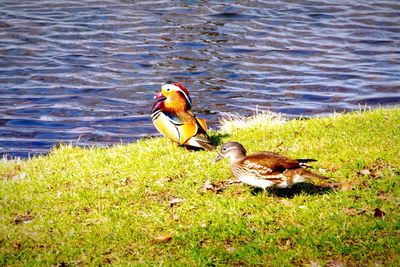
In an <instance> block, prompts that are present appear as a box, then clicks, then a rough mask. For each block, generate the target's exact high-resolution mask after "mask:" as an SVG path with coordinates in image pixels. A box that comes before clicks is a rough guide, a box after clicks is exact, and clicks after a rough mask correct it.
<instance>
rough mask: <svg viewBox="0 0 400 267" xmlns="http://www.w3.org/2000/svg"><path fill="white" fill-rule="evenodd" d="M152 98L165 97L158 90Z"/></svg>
mask: <svg viewBox="0 0 400 267" xmlns="http://www.w3.org/2000/svg"><path fill="white" fill-rule="evenodd" d="M153 98H154V99H159V98H165V96H164V95H163V94H162V93H161V92H158V93H157V94H155V95H154V97H153Z"/></svg>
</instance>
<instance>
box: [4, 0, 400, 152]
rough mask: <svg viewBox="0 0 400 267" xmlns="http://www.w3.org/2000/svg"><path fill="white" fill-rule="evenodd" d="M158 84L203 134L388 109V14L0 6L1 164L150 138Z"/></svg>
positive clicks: (392, 93) (377, 4) (243, 4)
mask: <svg viewBox="0 0 400 267" xmlns="http://www.w3.org/2000/svg"><path fill="white" fill-rule="evenodd" d="M167 80H177V81H181V82H182V83H183V84H185V85H186V86H187V88H188V89H189V91H190V92H191V96H192V99H193V110H194V112H195V113H196V114H198V115H200V116H202V117H205V118H206V119H207V120H208V121H209V123H210V124H211V126H212V127H214V128H217V127H218V120H219V118H220V117H221V115H222V114H223V113H224V112H233V113H239V114H242V115H250V114H252V113H253V110H254V109H255V107H256V106H258V109H259V110H270V111H274V112H281V113H283V114H285V115H287V116H290V117H295V116H299V115H303V117H304V116H305V117H309V116H315V115H325V114H328V113H331V112H333V111H344V110H354V109H359V105H362V106H364V105H368V106H371V107H375V106H378V105H381V106H387V105H394V104H399V103H400V2H399V1H328V0H326V1H307V2H304V3H302V2H300V1H299V3H291V1H72V0H68V1H58V0H49V1H30V0H29V1H14V0H12V1H11V0H10V1H4V0H3V1H0V154H9V155H12V156H22V157H25V156H28V155H32V154H36V153H46V152H47V151H48V150H49V149H50V148H51V147H52V146H54V145H55V144H58V143H60V142H65V143H71V142H72V143H74V144H78V145H93V144H95V145H110V144H114V143H120V142H123V143H128V142H132V141H135V140H136V139H138V138H141V137H147V136H154V135H157V132H156V130H155V129H154V127H153V125H152V123H151V119H150V116H149V112H150V109H151V105H152V102H153V94H154V93H155V92H156V91H158V90H159V87H160V85H161V84H162V83H163V82H165V81H167Z"/></svg>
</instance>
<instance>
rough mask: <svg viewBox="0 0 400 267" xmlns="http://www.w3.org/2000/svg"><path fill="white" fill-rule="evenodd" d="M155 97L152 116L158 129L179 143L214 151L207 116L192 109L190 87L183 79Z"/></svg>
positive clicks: (166, 84)
mask: <svg viewBox="0 0 400 267" xmlns="http://www.w3.org/2000/svg"><path fill="white" fill-rule="evenodd" d="M154 98H155V99H156V102H155V103H154V105H153V108H152V110H151V113H152V114H151V118H152V120H153V124H154V126H155V127H156V129H157V130H158V131H159V132H160V133H161V134H162V135H164V136H166V137H168V138H169V139H170V140H171V141H172V142H174V143H178V144H179V145H184V146H189V147H197V148H203V149H205V150H209V151H210V150H213V149H214V148H215V146H214V145H213V144H212V143H211V141H210V138H209V137H208V135H207V133H206V130H207V124H206V122H205V120H204V119H202V118H197V117H196V116H195V115H194V114H193V113H192V111H191V110H190V109H191V107H192V99H191V98H190V95H189V92H188V90H187V89H186V88H185V87H184V86H183V85H182V84H181V83H179V82H166V83H164V84H163V85H162V86H161V91H160V92H159V93H157V94H156V95H155V96H154Z"/></svg>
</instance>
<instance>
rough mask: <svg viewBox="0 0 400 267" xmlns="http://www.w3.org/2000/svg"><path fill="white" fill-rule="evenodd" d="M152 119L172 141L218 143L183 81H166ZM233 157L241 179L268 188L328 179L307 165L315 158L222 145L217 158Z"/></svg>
mask: <svg viewBox="0 0 400 267" xmlns="http://www.w3.org/2000/svg"><path fill="white" fill-rule="evenodd" d="M154 98H155V99H156V102H155V103H154V105H153V108H152V114H151V118H152V120H153V124H154V126H155V127H156V129H157V130H158V131H159V132H160V133H161V134H162V135H164V136H166V137H168V138H169V139H170V140H171V141H172V142H174V143H177V144H179V145H183V146H186V147H195V148H201V149H205V150H207V151H211V150H214V149H215V146H214V145H213V144H212V142H211V141H210V137H209V136H208V135H207V124H206V121H205V120H204V119H202V118H197V117H196V116H195V115H194V114H193V112H192V111H191V110H190V109H191V107H192V99H191V98H190V95H189V92H188V90H187V89H186V88H185V87H184V86H183V85H182V84H181V83H179V82H166V83H164V84H163V85H162V86H161V91H160V92H159V93H157V94H156V95H155V97H154ZM222 158H229V159H230V162H231V163H230V169H231V172H232V174H233V175H234V176H235V177H236V178H237V179H238V180H239V181H241V182H243V183H245V184H248V185H251V186H255V187H261V188H263V189H266V188H268V187H277V188H286V187H290V186H292V185H293V184H296V183H301V182H304V181H306V180H309V179H327V177H325V176H322V175H318V174H315V173H313V172H311V171H309V170H307V169H306V168H307V167H309V165H308V164H307V163H308V162H310V161H315V160H311V159H290V158H287V157H285V156H282V155H279V154H276V153H273V152H260V153H255V154H252V155H246V149H245V148H244V147H243V146H242V145H241V144H240V143H237V142H227V143H225V144H223V145H222V146H221V149H220V152H219V153H218V157H217V158H216V161H218V160H220V159H222Z"/></svg>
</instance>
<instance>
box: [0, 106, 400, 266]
mask: <svg viewBox="0 0 400 267" xmlns="http://www.w3.org/2000/svg"><path fill="white" fill-rule="evenodd" d="M246 120H247V121H251V119H245V121H246ZM399 121H400V109H396V108H394V109H377V110H373V111H366V112H356V113H351V114H344V115H335V116H331V117H325V118H315V119H308V120H286V121H285V122H279V120H278V122H277V123H274V122H272V121H271V119H269V118H265V121H264V122H263V119H262V118H261V117H259V118H258V119H256V120H255V123H249V124H248V125H247V127H241V125H242V123H240V126H239V127H236V126H235V127H228V128H229V129H231V130H227V129H228V128H222V130H220V131H218V132H211V135H212V136H213V138H214V139H215V140H217V139H218V141H220V142H226V141H228V140H234V141H239V142H241V143H243V145H244V146H245V147H246V149H247V150H248V152H249V153H252V152H256V151H261V150H272V151H275V152H279V153H283V154H285V155H287V156H289V157H295V158H300V157H307V158H315V159H317V160H318V161H317V162H315V163H314V164H313V166H314V168H315V169H316V170H318V171H320V172H323V173H324V175H326V176H328V177H330V187H327V186H326V185H319V184H316V185H312V184H302V185H298V186H295V187H294V188H292V189H287V190H268V191H262V190H256V189H254V188H251V187H249V186H247V185H242V184H237V183H231V184H230V183H228V182H227V181H228V180H230V179H231V175H230V173H229V168H228V162H227V161H224V160H223V161H220V162H218V163H214V162H213V159H214V158H215V157H216V155H217V154H216V152H206V151H188V150H186V149H184V148H182V147H174V146H172V145H171V144H170V142H169V141H168V140H166V139H165V138H152V139H146V140H140V141H138V142H136V143H132V144H127V145H116V146H114V147H110V148H96V147H92V148H79V147H74V146H70V145H62V146H59V147H57V148H55V149H54V150H52V151H51V152H50V153H49V154H48V155H47V156H43V157H37V158H32V159H29V160H22V161H18V160H17V161H15V160H14V161H10V160H3V161H2V162H1V163H0V175H1V179H0V183H1V186H0V264H2V265H7V266H21V265H29V266H31V265H33V266H43V265H45V266H49V265H67V266H68V265H71V266H76V265H107V264H112V265H120V266H126V265H180V266H181V265H189V266H196V265H197V266H204V265H263V266H264V265H266V266H268V265H272V266H288V265H296V266H297V265H313V266H318V265H321V266H324V265H334V264H336V265H340V264H342V265H345V266H351V265H384V266H387V265H389V266H390V265H392V266H395V265H399V264H400V260H399V257H398V255H399V252H400V245H399V244H400V224H399V222H400V213H399V203H400V198H399V196H400V189H399V178H400V173H399V172H400V170H399V166H400V160H399V146H398V144H399V143H400V129H399Z"/></svg>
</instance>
